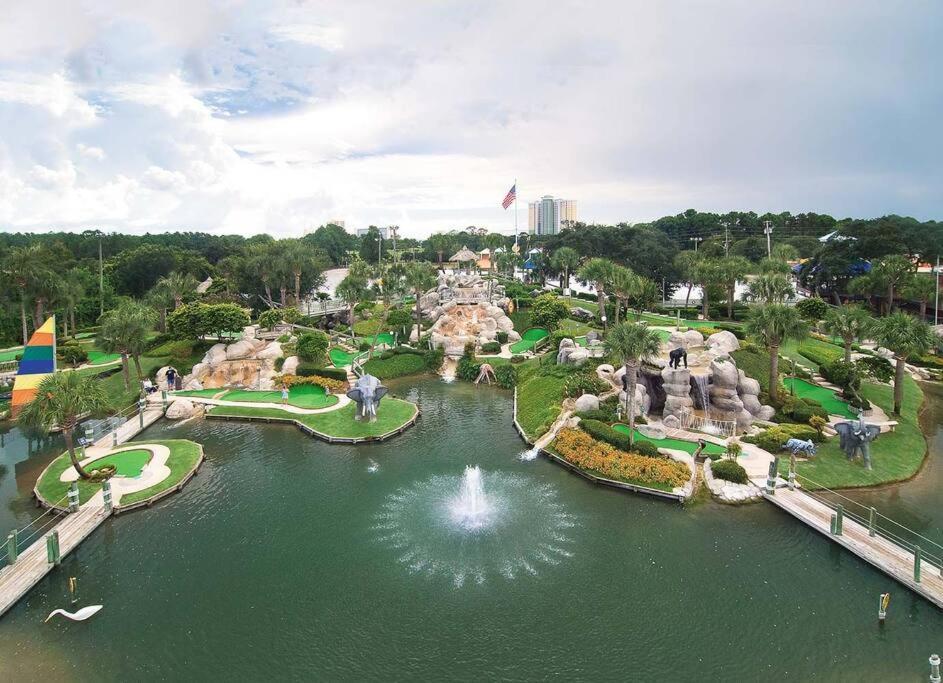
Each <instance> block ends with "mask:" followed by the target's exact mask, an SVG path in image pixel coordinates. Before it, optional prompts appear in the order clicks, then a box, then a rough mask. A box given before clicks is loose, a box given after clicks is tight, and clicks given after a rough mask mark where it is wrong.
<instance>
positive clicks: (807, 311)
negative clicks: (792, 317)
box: [796, 297, 828, 322]
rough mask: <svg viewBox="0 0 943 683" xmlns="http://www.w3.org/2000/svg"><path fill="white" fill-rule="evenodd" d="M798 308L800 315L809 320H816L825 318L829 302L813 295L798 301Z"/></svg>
mask: <svg viewBox="0 0 943 683" xmlns="http://www.w3.org/2000/svg"><path fill="white" fill-rule="evenodd" d="M796 310H797V311H799V315H801V316H802V317H803V318H805V319H806V320H808V321H809V322H815V321H817V320H821V319H822V318H824V317H825V314H826V313H828V304H827V303H825V301H824V300H823V299H820V298H819V297H812V298H810V299H802V300H800V301H799V302H797V303H796Z"/></svg>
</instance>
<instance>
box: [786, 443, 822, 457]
mask: <svg viewBox="0 0 943 683" xmlns="http://www.w3.org/2000/svg"><path fill="white" fill-rule="evenodd" d="M781 448H782V449H783V450H785V451H790V452H791V453H792V454H793V455H799V454H800V453H804V454H805V456H806V457H807V458H811V457H812V456H813V455H815V444H814V443H812V440H811V439H810V440H808V441H803V440H802V439H789V440H788V441H787V442H786V443H784V444H783V445H782V446H781Z"/></svg>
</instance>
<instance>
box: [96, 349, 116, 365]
mask: <svg viewBox="0 0 943 683" xmlns="http://www.w3.org/2000/svg"><path fill="white" fill-rule="evenodd" d="M118 360H121V354H120V353H104V352H103V351H89V352H88V364H89V365H105V364H106V363H114V362H115V361H118Z"/></svg>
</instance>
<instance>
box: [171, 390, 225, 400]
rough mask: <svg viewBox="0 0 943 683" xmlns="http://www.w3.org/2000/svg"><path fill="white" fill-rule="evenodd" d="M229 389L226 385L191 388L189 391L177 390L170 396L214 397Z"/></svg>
mask: <svg viewBox="0 0 943 683" xmlns="http://www.w3.org/2000/svg"><path fill="white" fill-rule="evenodd" d="M226 391H227V389H226V388H225V387H223V388H219V389H190V390H189V391H175V392H173V394H171V395H170V396H171V397H173V396H183V397H184V398H186V397H188V396H193V397H195V398H213V397H215V396H216V394H223V393H226Z"/></svg>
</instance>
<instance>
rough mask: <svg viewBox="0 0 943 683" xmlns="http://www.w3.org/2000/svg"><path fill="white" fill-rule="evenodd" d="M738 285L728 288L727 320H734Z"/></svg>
mask: <svg viewBox="0 0 943 683" xmlns="http://www.w3.org/2000/svg"><path fill="white" fill-rule="evenodd" d="M735 291H736V285H734V286H733V287H728V288H727V320H733V296H734V293H735Z"/></svg>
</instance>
